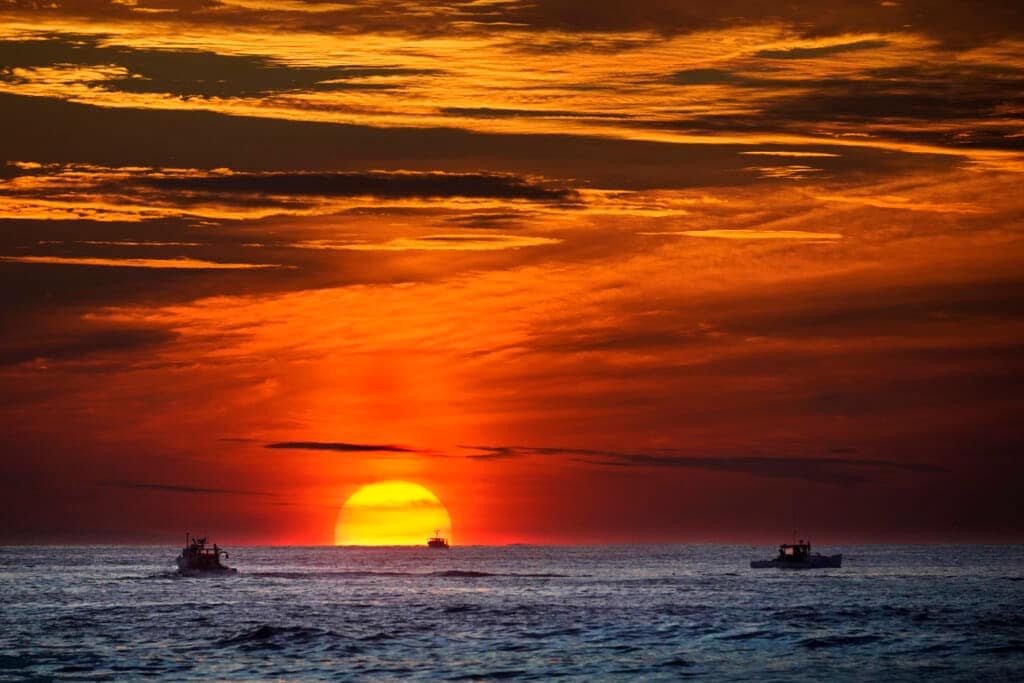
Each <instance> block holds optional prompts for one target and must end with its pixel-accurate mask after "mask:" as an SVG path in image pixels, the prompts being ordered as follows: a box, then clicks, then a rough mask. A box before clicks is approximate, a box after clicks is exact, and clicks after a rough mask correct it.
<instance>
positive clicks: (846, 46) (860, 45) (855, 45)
mask: <svg viewBox="0 0 1024 683" xmlns="http://www.w3.org/2000/svg"><path fill="white" fill-rule="evenodd" d="M889 44H890V43H889V41H887V40H858V41H854V42H852V43H837V44H834V45H822V46H818V47H791V48H783V49H779V50H759V51H758V52H756V53H754V56H755V57H766V58H768V59H813V58H815V57H828V56H831V55H836V54H841V53H843V52H858V51H860V50H877V49H879V48H883V47H888V46H889Z"/></svg>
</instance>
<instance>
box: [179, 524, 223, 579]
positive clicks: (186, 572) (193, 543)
mask: <svg viewBox="0 0 1024 683" xmlns="http://www.w3.org/2000/svg"><path fill="white" fill-rule="evenodd" d="M221 555H223V556H224V559H225V560H226V559H227V558H228V553H227V551H226V550H224V549H222V548H221V547H220V546H218V545H217V544H216V543H214V544H213V547H212V548H207V547H206V539H205V538H195V537H193V536H191V535H190V534H185V547H184V548H182V549H181V555H178V573H179V574H181V575H182V576H224V575H227V574H237V573H238V570H237V569H235V568H234V567H228V566H226V565H223V564H221V563H220V556H221Z"/></svg>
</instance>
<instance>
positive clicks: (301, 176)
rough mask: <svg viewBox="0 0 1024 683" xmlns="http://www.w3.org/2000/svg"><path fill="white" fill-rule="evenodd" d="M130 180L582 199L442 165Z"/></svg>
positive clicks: (320, 191) (244, 189) (282, 191)
mask: <svg viewBox="0 0 1024 683" xmlns="http://www.w3.org/2000/svg"><path fill="white" fill-rule="evenodd" d="M128 184H131V185H141V186H148V187H154V188H159V189H164V190H184V191H188V192H202V193H207V194H216V195H232V194H260V195H266V194H270V195H284V196H293V197H306V196H319V197H357V196H374V197H383V198H386V199H397V198H409V197H416V198H440V197H472V198H500V199H527V200H535V201H557V202H573V201H577V200H578V195H577V193H576V192H575V190H572V189H569V188H565V187H556V186H553V185H552V184H550V183H548V182H545V181H542V180H534V179H529V178H524V177H520V176H517V175H513V174H507V173H445V172H441V171H433V172H414V171H369V172H365V173H363V172H341V171H338V172H332V173H316V172H269V173H223V174H213V173H211V174H204V173H192V174H187V175H173V174H169V175H162V176H158V177H137V178H132V179H130V180H129V181H128Z"/></svg>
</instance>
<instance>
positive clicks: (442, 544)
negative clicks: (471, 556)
mask: <svg viewBox="0 0 1024 683" xmlns="http://www.w3.org/2000/svg"><path fill="white" fill-rule="evenodd" d="M427 547H428V548H443V549H447V548H448V539H447V538H441V530H440V529H434V535H433V536H432V537H431V538H428V539H427Z"/></svg>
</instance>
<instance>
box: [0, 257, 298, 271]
mask: <svg viewBox="0 0 1024 683" xmlns="http://www.w3.org/2000/svg"><path fill="white" fill-rule="evenodd" d="M0 261H7V262H9V263H37V264H46V265H57V266H100V267H105V268H156V269H172V270H252V269H258V268H287V267H288V266H283V265H280V264H273V263H224V262H221V261H204V260H202V259H193V258H165V259H162V258H101V257H98V256H0Z"/></svg>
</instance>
